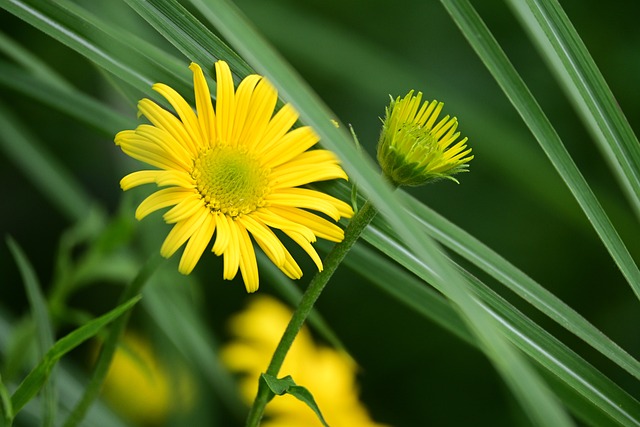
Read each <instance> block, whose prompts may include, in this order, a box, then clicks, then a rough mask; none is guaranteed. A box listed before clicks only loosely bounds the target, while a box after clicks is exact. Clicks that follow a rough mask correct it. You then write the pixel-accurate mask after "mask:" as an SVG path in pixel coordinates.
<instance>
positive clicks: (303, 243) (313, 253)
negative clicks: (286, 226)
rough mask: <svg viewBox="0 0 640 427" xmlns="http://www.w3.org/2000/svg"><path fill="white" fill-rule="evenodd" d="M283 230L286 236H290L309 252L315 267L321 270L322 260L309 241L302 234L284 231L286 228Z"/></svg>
mask: <svg viewBox="0 0 640 427" xmlns="http://www.w3.org/2000/svg"><path fill="white" fill-rule="evenodd" d="M283 231H284V233H286V235H287V236H289V237H291V239H292V240H293V241H294V242H296V243H297V244H298V245H300V247H301V248H302V249H304V251H305V252H306V253H308V254H309V256H310V257H311V259H312V260H313V262H314V263H315V264H316V267H318V271H322V260H321V259H320V256H319V255H318V252H316V250H315V248H314V247H313V246H312V245H311V243H310V242H309V241H308V240H307V239H305V238H304V236H302V235H300V234H298V233H296V232H293V231H286V230H283Z"/></svg>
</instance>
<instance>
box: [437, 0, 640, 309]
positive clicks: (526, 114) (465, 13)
mask: <svg viewBox="0 0 640 427" xmlns="http://www.w3.org/2000/svg"><path fill="white" fill-rule="evenodd" d="M441 2H442V4H443V5H444V6H445V8H446V9H447V11H448V12H449V14H450V15H451V17H452V18H453V20H454V21H455V22H456V24H457V25H458V27H459V28H460V30H461V31H462V33H463V34H464V35H465V37H466V38H467V40H468V41H469V43H470V44H471V46H472V47H473V48H474V49H475V50H476V53H477V54H478V56H479V57H480V59H481V60H482V61H483V62H484V64H485V65H486V67H487V68H488V70H489V71H490V72H491V73H492V74H493V76H494V78H495V79H496V81H497V82H498V84H499V85H500V87H501V88H502V90H503V91H504V92H505V94H506V95H507V97H508V98H509V100H510V101H511V103H512V104H513V106H514V107H515V108H516V110H517V111H518V113H519V114H520V115H521V117H522V119H523V120H524V121H525V123H526V124H527V126H528V127H529V129H530V130H531V132H532V133H533V134H534V136H535V137H536V139H537V140H538V143H539V144H540V146H541V147H542V149H543V150H544V151H545V153H546V154H547V156H548V157H549V159H550V160H551V162H552V163H553V165H554V167H555V168H556V170H557V171H558V173H559V174H560V176H562V179H563V180H564V181H565V183H566V184H567V186H568V187H569V189H570V190H571V193H572V194H573V196H574V197H575V199H576V200H577V202H578V203H579V204H580V207H581V208H582V210H583V211H584V213H585V215H586V216H587V218H588V219H589V221H590V222H591V224H592V225H593V228H594V229H595V231H596V232H597V233H598V236H599V237H600V239H601V240H602V243H603V244H604V246H605V247H606V248H607V251H608V252H609V254H610V255H611V257H612V258H613V260H614V262H615V263H616V265H617V266H618V268H619V269H620V271H621V272H622V274H623V276H624V277H625V278H626V280H627V282H628V283H629V285H630V286H631V289H632V290H633V292H634V293H635V294H636V296H637V297H638V298H640V269H638V266H637V265H636V263H635V262H634V260H633V258H632V257H631V255H630V254H629V251H628V250H627V248H626V247H625V245H624V243H623V241H622V239H621V238H620V236H619V235H618V233H617V231H616V229H615V228H614V227H613V225H612V224H611V221H610V220H609V218H608V216H607V214H606V213H605V211H604V209H602V206H601V205H600V203H599V202H598V199H597V198H596V197H595V195H594V194H593V192H592V191H591V188H590V187H589V185H588V184H587V182H586V180H585V179H584V177H583V176H582V174H581V172H580V170H579V169H578V167H577V166H576V164H575V162H574V161H573V159H572V158H571V155H570V154H569V152H568V151H567V150H566V148H565V147H564V145H563V143H562V140H561V139H560V137H559V136H558V134H557V132H556V131H555V129H554V128H553V126H552V125H551V123H550V122H549V119H548V118H547V116H546V115H545V113H544V112H543V111H542V108H541V107H540V105H539V104H538V103H537V102H536V100H535V99H534V97H533V95H532V94H531V92H530V91H529V89H528V88H527V86H526V85H525V83H524V82H523V81H522V79H521V78H520V76H519V75H518V73H517V71H516V70H515V68H514V67H513V65H512V64H511V62H510V61H509V59H508V58H507V56H506V55H505V53H504V52H503V50H502V48H501V47H500V46H499V45H498V43H497V41H496V40H495V38H494V37H493V36H492V34H491V33H490V31H489V29H488V28H487V27H486V25H485V24H484V22H483V21H482V19H481V18H480V16H479V15H478V13H477V12H476V11H475V9H474V8H473V6H472V5H471V4H470V3H469V2H468V1H467V0H441Z"/></svg>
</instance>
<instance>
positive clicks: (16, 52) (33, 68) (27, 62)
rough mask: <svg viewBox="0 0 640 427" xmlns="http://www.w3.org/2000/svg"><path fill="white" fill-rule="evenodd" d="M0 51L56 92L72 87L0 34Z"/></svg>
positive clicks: (23, 49)
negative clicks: (56, 90) (55, 89)
mask: <svg viewBox="0 0 640 427" xmlns="http://www.w3.org/2000/svg"><path fill="white" fill-rule="evenodd" d="M0 51H1V52H3V53H4V54H5V55H6V56H8V57H9V58H12V59H13V60H14V61H15V62H17V63H18V64H20V65H22V67H24V68H25V69H26V70H28V71H29V73H30V74H33V76H34V77H37V79H38V80H39V81H41V82H43V83H44V84H47V85H48V86H52V87H55V88H57V89H58V90H65V89H66V90H69V89H71V88H72V86H71V85H70V84H69V82H67V81H66V80H65V79H63V78H61V77H60V76H59V75H57V74H56V73H55V72H53V70H52V69H51V68H50V67H49V66H48V65H47V64H46V63H45V62H43V61H42V60H41V59H40V58H38V57H37V56H35V55H33V54H32V53H31V52H29V51H28V50H27V49H25V48H23V47H22V46H21V45H20V44H18V43H17V42H15V41H14V40H12V39H10V38H9V37H7V36H6V35H5V34H3V33H0ZM1 75H2V73H0V76H1Z"/></svg>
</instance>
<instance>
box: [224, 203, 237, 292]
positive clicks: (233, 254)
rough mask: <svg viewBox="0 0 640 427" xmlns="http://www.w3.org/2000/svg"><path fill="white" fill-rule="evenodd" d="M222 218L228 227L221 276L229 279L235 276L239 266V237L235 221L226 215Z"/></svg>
mask: <svg viewBox="0 0 640 427" xmlns="http://www.w3.org/2000/svg"><path fill="white" fill-rule="evenodd" d="M223 218H224V220H225V221H227V225H228V229H229V243H228V244H227V247H226V249H225V251H224V260H223V269H224V271H223V273H222V276H223V278H224V279H225V280H231V279H233V278H234V277H236V274H237V273H238V268H239V267H240V237H239V236H238V234H239V232H238V225H237V224H236V223H235V221H234V220H232V219H231V218H229V217H227V216H226V215H225V216H223Z"/></svg>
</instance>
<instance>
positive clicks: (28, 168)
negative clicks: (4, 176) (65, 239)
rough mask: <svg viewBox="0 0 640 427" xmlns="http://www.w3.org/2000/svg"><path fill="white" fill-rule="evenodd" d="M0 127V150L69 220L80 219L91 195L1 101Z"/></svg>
mask: <svg viewBox="0 0 640 427" xmlns="http://www.w3.org/2000/svg"><path fill="white" fill-rule="evenodd" d="M0 129H2V132H0V149H2V151H4V153H5V154H6V156H7V157H8V158H9V159H11V161H12V162H13V163H14V164H16V165H17V166H18V167H19V168H20V169H22V170H23V171H24V175H25V177H26V178H27V179H30V180H31V181H32V182H33V184H34V185H35V186H36V187H37V188H39V189H40V191H41V192H42V194H43V195H44V196H45V197H47V198H48V199H49V201H50V202H51V204H52V205H54V206H57V207H58V208H59V209H60V211H61V212H63V213H64V214H66V215H67V217H68V218H69V219H71V220H78V219H80V218H83V217H84V216H85V215H86V214H87V212H88V209H89V206H90V205H91V198H90V197H89V196H88V195H87V194H86V193H85V192H84V190H83V189H82V188H80V187H79V186H78V183H77V181H76V180H75V179H74V178H73V177H72V176H70V175H69V173H68V172H67V171H66V170H65V169H64V167H62V166H61V165H60V164H59V163H58V162H57V161H56V160H54V158H53V157H52V156H51V155H49V153H48V152H47V151H46V150H45V149H44V148H43V147H42V146H41V144H40V143H39V142H38V141H37V140H36V138H35V137H34V136H33V135H31V133H30V132H28V131H27V129H25V128H24V127H23V126H22V125H21V121H20V120H19V119H18V118H17V117H15V116H14V115H13V114H12V113H11V112H10V111H9V109H8V108H7V107H6V106H5V105H4V104H3V103H2V102H0Z"/></svg>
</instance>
